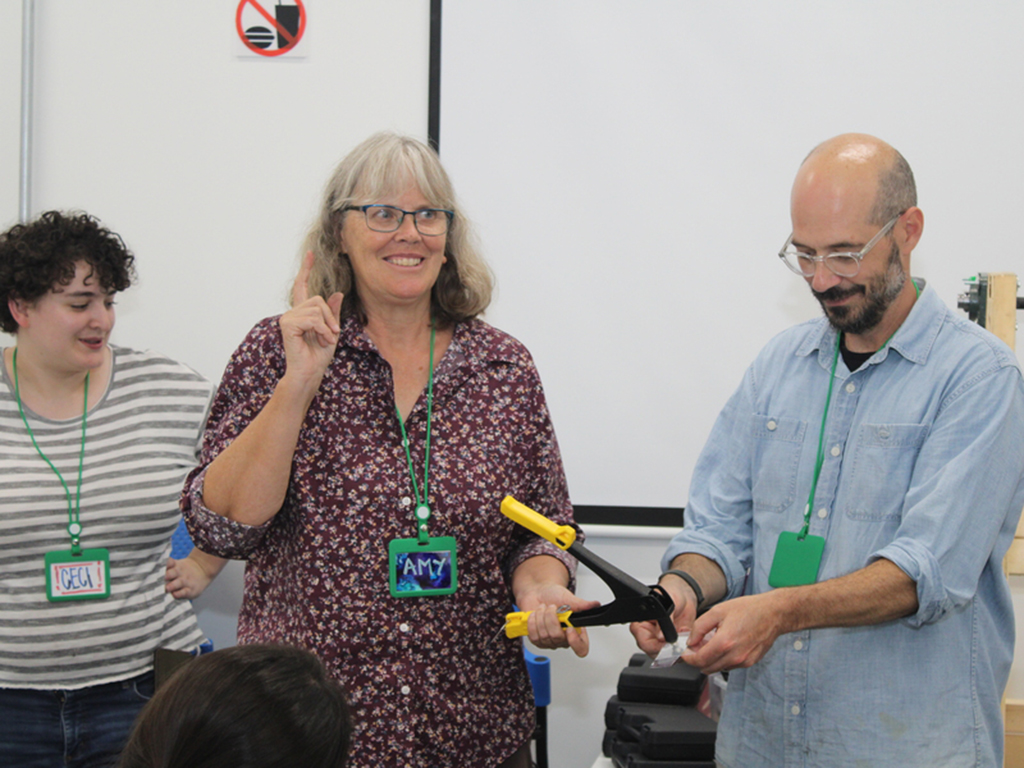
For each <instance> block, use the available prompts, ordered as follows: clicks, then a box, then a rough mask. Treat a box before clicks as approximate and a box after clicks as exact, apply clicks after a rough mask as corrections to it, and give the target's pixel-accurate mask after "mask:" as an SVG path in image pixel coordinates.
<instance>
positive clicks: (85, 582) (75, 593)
mask: <svg viewBox="0 0 1024 768" xmlns="http://www.w3.org/2000/svg"><path fill="white" fill-rule="evenodd" d="M105 597H110V553H109V552H108V551H107V550H105V549H83V550H82V551H81V553H80V554H77V555H75V554H72V553H71V552H69V551H66V550H62V551H58V552H47V553H46V599H47V600H50V601H53V602H57V601H60V600H102V599H103V598H105Z"/></svg>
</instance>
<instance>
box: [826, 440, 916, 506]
mask: <svg viewBox="0 0 1024 768" xmlns="http://www.w3.org/2000/svg"><path fill="white" fill-rule="evenodd" d="M927 434H928V426H927V425H925V424H862V425H861V426H860V428H859V429H858V430H857V438H856V444H855V447H854V449H853V467H852V471H851V472H850V478H849V484H848V485H847V487H846V488H845V492H844V494H843V495H844V496H845V497H846V499H848V501H847V503H846V516H847V517H849V518H850V519H851V520H866V521H883V520H890V521H891V520H899V519H900V517H901V516H902V512H903V501H904V498H905V497H906V492H907V488H909V487H910V478H911V476H912V475H913V473H914V466H915V465H916V464H917V456H918V454H919V453H920V451H921V445H922V444H923V443H924V439H925V437H926V435H927Z"/></svg>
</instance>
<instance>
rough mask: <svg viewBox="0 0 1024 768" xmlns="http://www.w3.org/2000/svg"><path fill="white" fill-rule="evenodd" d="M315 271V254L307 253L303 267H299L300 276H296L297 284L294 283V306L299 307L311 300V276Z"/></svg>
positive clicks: (303, 260) (303, 258)
mask: <svg viewBox="0 0 1024 768" xmlns="http://www.w3.org/2000/svg"><path fill="white" fill-rule="evenodd" d="M312 271H313V252H312V251H306V255H305V256H303V257H302V266H301V267H299V274H297V275H296V276H295V282H294V283H292V306H293V307H297V306H299V304H301V303H302V302H304V301H305V300H306V299H308V298H309V275H310V273H311V272H312Z"/></svg>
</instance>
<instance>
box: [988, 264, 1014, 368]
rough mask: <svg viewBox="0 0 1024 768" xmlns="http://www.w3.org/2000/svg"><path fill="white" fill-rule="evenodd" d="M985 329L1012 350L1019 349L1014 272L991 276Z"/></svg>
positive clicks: (989, 277) (989, 278)
mask: <svg viewBox="0 0 1024 768" xmlns="http://www.w3.org/2000/svg"><path fill="white" fill-rule="evenodd" d="M985 327H986V328H987V329H988V330H990V331H991V332H992V333H994V334H995V335H996V336H998V337H999V338H1000V339H1002V340H1003V341H1005V342H1006V344H1007V345H1008V346H1009V347H1010V349H1016V348H1017V346H1016V344H1017V276H1016V275H1015V274H1013V272H998V273H994V274H989V276H988V298H987V300H986V309H985Z"/></svg>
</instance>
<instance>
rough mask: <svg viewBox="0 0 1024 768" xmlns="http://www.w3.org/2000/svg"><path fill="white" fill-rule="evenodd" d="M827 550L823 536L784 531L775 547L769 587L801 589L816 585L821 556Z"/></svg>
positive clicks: (769, 575)
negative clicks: (807, 585) (808, 585)
mask: <svg viewBox="0 0 1024 768" xmlns="http://www.w3.org/2000/svg"><path fill="white" fill-rule="evenodd" d="M824 550H825V539H824V538H822V537H821V536H812V535H810V534H805V535H804V537H803V538H802V539H801V538H800V534H798V533H793V532H792V531H783V532H782V533H780V534H779V543H778V544H777V545H776V547H775V557H774V558H773V559H772V570H771V572H770V573H769V574H768V585H769V586H772V587H800V586H803V585H804V584H814V583H815V582H816V581H817V580H818V568H820V567H821V555H822V553H823V552H824Z"/></svg>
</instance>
